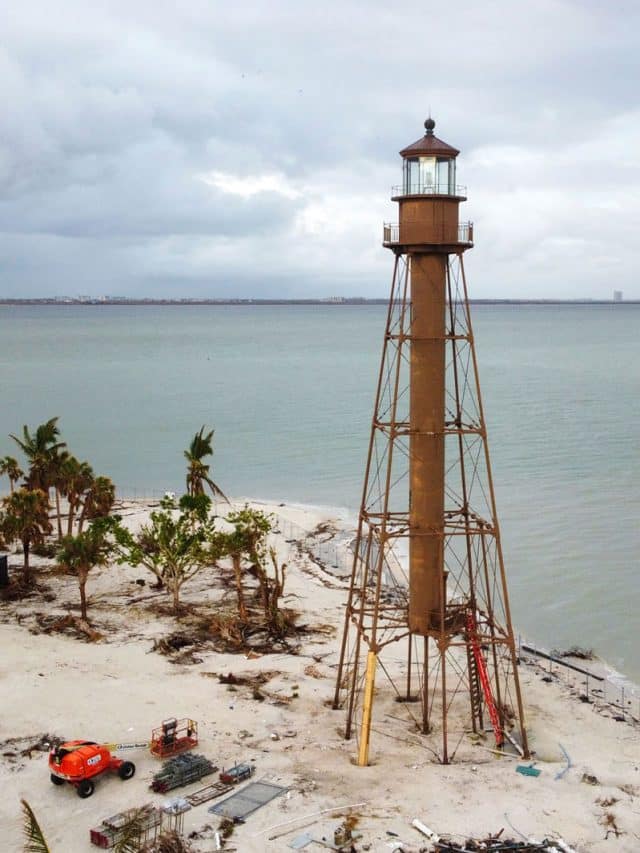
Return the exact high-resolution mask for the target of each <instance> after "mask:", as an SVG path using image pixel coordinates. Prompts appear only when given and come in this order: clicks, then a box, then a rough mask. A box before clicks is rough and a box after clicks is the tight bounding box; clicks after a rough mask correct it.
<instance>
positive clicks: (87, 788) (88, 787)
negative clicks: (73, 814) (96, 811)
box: [76, 779, 95, 800]
mask: <svg viewBox="0 0 640 853" xmlns="http://www.w3.org/2000/svg"><path fill="white" fill-rule="evenodd" d="M94 788H95V785H94V784H93V780H92V779H83V780H82V781H81V782H78V787H77V788H76V790H77V792H78V796H79V797H80V799H81V800H86V799H87V797H90V796H91V794H93V791H94Z"/></svg>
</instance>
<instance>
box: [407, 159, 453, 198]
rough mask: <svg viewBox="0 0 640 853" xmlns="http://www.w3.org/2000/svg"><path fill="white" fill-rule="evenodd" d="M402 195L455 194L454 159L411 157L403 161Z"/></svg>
mask: <svg viewBox="0 0 640 853" xmlns="http://www.w3.org/2000/svg"><path fill="white" fill-rule="evenodd" d="M402 191H403V193H404V195H432V194H434V195H455V193H456V161H455V160H453V159H449V158H447V157H412V158H407V159H406V160H405V161H404V174H403V187H402Z"/></svg>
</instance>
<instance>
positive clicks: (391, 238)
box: [382, 222, 473, 245]
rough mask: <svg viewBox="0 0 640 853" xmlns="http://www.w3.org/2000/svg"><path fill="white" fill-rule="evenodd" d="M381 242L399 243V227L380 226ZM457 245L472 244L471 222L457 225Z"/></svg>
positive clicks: (390, 224) (388, 223) (387, 243)
mask: <svg viewBox="0 0 640 853" xmlns="http://www.w3.org/2000/svg"><path fill="white" fill-rule="evenodd" d="M382 242H383V243H384V244H385V245H393V244H394V243H400V242H401V240H400V226H399V225H398V224H397V223H392V222H385V223H383V226H382ZM457 242H458V243H469V244H471V243H473V222H460V224H459V225H458V240H457Z"/></svg>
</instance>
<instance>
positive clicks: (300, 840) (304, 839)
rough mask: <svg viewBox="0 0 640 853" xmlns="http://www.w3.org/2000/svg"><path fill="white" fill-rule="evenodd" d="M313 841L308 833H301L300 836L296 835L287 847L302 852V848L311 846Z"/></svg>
mask: <svg viewBox="0 0 640 853" xmlns="http://www.w3.org/2000/svg"><path fill="white" fill-rule="evenodd" d="M312 841H313V835H311V833H309V832H303V833H302V835H297V836H296V837H295V838H294V839H293V841H292V842H291V843H290V844H289V847H290V848H291V849H292V850H302V848H303V847H306V846H307V844H311V842H312Z"/></svg>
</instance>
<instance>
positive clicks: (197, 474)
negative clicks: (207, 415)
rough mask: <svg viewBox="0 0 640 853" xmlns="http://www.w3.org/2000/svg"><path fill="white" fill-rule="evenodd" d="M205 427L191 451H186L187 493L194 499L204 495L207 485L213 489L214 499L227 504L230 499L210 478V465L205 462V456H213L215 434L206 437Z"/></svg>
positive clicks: (202, 428)
mask: <svg viewBox="0 0 640 853" xmlns="http://www.w3.org/2000/svg"><path fill="white" fill-rule="evenodd" d="M204 430H205V427H204V426H202V427H201V428H200V432H197V433H196V434H195V435H194V437H193V439H192V441H191V444H190V445H189V449H188V450H185V451H184V456H185V459H186V460H187V463H188V466H187V493H188V494H189V495H191V496H192V497H194V496H195V495H202V494H204V487H205V484H206V485H207V486H209V488H210V489H211V493H212V494H213V496H214V497H216V496H219V497H221V498H223V499H224V500H225V501H227V503H229V499H228V498H227V496H226V495H225V493H224V492H223V491H222V489H221V488H219V486H217V485H216V484H215V483H214V482H213V480H212V479H211V477H210V476H209V468H210V466H209V465H206V464H205V463H204V462H203V459H204V457H205V456H213V433H214V430H211V431H210V432H208V433H207V434H206V435H205V434H204Z"/></svg>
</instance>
